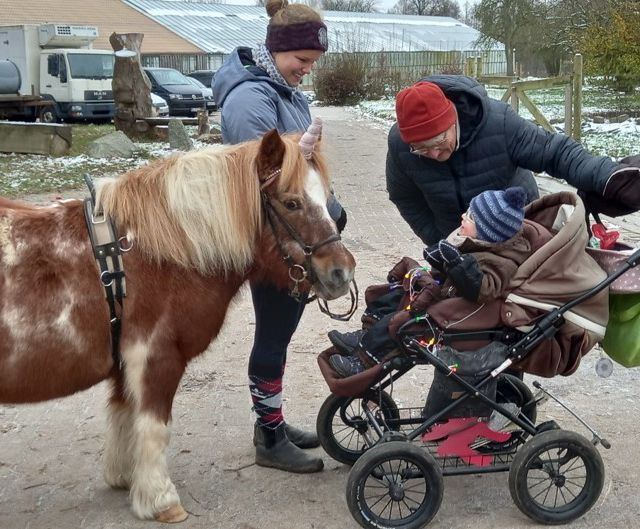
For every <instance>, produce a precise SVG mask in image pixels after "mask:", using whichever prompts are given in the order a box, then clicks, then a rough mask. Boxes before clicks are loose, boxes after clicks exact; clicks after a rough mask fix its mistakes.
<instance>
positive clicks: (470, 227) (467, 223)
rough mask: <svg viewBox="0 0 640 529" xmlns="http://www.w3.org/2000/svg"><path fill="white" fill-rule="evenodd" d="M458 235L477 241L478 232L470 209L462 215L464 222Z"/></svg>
mask: <svg viewBox="0 0 640 529" xmlns="http://www.w3.org/2000/svg"><path fill="white" fill-rule="evenodd" d="M458 233H459V234H460V235H462V236H463V237H471V238H472V239H477V237H478V230H477V229H476V223H475V221H474V220H473V216H472V215H471V210H470V209H468V210H467V211H465V212H464V213H463V214H462V222H461V223H460V229H459V230H458Z"/></svg>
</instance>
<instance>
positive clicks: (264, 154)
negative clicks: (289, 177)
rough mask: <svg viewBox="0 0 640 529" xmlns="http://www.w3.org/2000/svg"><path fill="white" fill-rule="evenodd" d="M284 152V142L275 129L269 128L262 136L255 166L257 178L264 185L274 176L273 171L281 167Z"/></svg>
mask: <svg viewBox="0 0 640 529" xmlns="http://www.w3.org/2000/svg"><path fill="white" fill-rule="evenodd" d="M284 153H285V144H284V142H283V141H282V139H281V138H280V134H279V133H278V130H277V129H272V130H270V131H269V132H267V133H266V134H265V135H264V136H263V137H262V141H261V142H260V149H259V151H258V158H257V160H256V168H257V170H258V178H259V179H260V182H262V183H263V184H264V185H268V184H269V183H270V182H269V181H268V180H272V179H273V177H274V176H276V175H275V174H274V172H275V171H277V170H278V169H280V168H281V167H282V160H283V159H284Z"/></svg>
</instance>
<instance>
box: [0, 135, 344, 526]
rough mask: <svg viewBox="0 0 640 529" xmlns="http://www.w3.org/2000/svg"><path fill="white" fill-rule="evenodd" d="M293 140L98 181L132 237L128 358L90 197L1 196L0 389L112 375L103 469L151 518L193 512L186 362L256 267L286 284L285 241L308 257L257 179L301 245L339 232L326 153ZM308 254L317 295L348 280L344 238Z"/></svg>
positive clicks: (41, 395)
mask: <svg viewBox="0 0 640 529" xmlns="http://www.w3.org/2000/svg"><path fill="white" fill-rule="evenodd" d="M297 141H298V138H296V137H288V136H283V137H281V136H279V135H278V134H277V133H276V132H275V131H272V132H271V133H268V134H267V135H265V137H264V138H263V139H262V140H261V141H255V142H249V143H246V144H242V145H239V146H233V147H226V148H221V149H204V150H201V151H197V152H190V153H185V154H181V155H177V156H174V157H171V158H168V159H165V160H161V161H157V162H154V163H152V164H150V165H149V166H147V167H143V168H139V169H136V170H133V171H130V172H128V173H126V174H124V175H122V176H121V177H119V178H117V179H104V180H102V181H99V182H98V184H97V190H98V194H97V202H98V204H99V205H101V206H102V207H103V208H104V211H105V213H106V214H107V215H109V216H110V217H111V218H112V219H113V220H114V223H115V225H116V227H117V230H118V232H119V235H121V236H124V237H126V246H131V249H130V251H128V252H126V253H124V254H123V265H124V270H125V274H126V283H127V296H126V298H125V300H124V308H123V314H122V334H121V341H120V355H121V358H122V360H123V367H122V369H119V368H118V366H117V365H114V361H113V359H112V352H111V336H110V326H109V310H108V306H107V303H106V301H105V293H104V289H103V286H102V284H101V282H100V280H99V276H98V269H97V267H96V262H95V260H94V257H93V253H92V248H91V245H90V242H89V238H88V234H87V228H86V225H85V220H84V215H83V205H82V201H79V200H69V201H62V202H59V203H56V204H55V205H52V206H48V207H37V206H32V205H30V204H26V203H21V202H14V201H10V200H6V199H0V403H24V402H36V401H43V400H47V399H53V398H57V397H61V396H65V395H70V394H72V393H74V392H77V391H80V390H83V389H85V388H88V387H90V386H92V385H94V384H96V383H98V382H100V381H102V380H105V379H110V380H111V383H112V387H113V391H112V397H111V400H110V403H109V426H108V433H107V439H106V450H105V478H106V481H107V483H109V484H110V485H111V486H114V487H123V488H128V489H130V494H131V501H132V508H133V511H134V513H135V514H136V515H137V516H138V517H140V518H156V519H158V520H162V521H180V520H182V519H184V518H186V516H187V514H186V512H185V511H184V510H183V509H182V507H181V505H180V499H179V497H178V494H177V492H176V489H175V487H174V485H173V483H172V481H171V478H170V476H169V472H168V468H167V463H166V458H165V455H164V451H165V447H166V445H167V443H168V440H169V434H168V428H167V423H168V421H169V420H170V417H171V406H172V402H173V397H174V394H175V392H176V389H177V387H178V384H179V382H180V379H181V377H182V375H183V373H184V370H185V367H186V365H187V363H188V362H189V361H190V360H191V359H192V358H194V357H195V356H197V355H198V354H200V353H202V352H203V351H204V350H205V349H206V348H207V346H208V345H209V343H210V342H211V340H212V339H213V338H214V337H215V336H216V335H217V334H218V332H219V331H220V328H221V327H222V324H223V322H224V318H225V313H226V311H227V307H228V306H229V303H230V302H231V299H232V298H233V296H234V295H235V294H236V292H237V291H238V289H239V288H240V286H241V285H242V283H243V282H244V281H245V280H246V279H248V278H249V277H256V278H261V279H263V280H267V281H270V282H272V283H274V284H276V285H278V286H280V287H282V288H288V287H291V281H290V278H289V271H288V267H287V265H286V264H285V263H284V261H283V256H282V254H281V251H282V250H284V251H285V252H286V253H288V254H289V255H290V257H291V259H292V260H293V261H294V262H295V263H299V264H304V263H305V262H306V256H305V254H304V252H303V249H302V248H301V247H300V245H299V244H298V242H296V241H295V240H294V239H293V238H292V237H291V236H290V234H289V233H288V232H287V230H286V229H285V228H284V226H283V225H282V224H279V223H278V222H275V223H274V224H273V227H272V225H271V224H270V223H268V222H266V220H265V213H264V210H263V207H262V205H261V192H263V193H265V194H266V196H267V197H268V199H269V201H270V203H271V204H272V206H273V209H274V210H275V212H276V213H277V214H278V215H280V216H281V217H282V218H283V219H285V220H286V222H288V223H289V225H290V226H291V227H292V228H293V229H294V230H295V231H296V233H297V234H298V235H299V237H300V239H301V240H303V241H304V242H305V243H306V244H308V245H310V246H313V245H314V244H317V243H319V242H322V241H326V240H328V239H330V238H332V237H333V238H337V237H336V227H335V223H333V221H331V219H330V217H329V215H328V212H327V209H326V202H327V197H328V193H329V182H328V177H327V172H326V169H325V166H324V164H323V161H322V159H321V157H320V155H319V154H317V153H307V156H308V157H309V159H307V158H305V156H303V154H302V152H301V150H300V148H299V146H298V143H297ZM274 174H275V175H277V176H276V177H274V178H272V179H271V180H269V181H268V182H267V183H262V184H261V181H264V180H265V179H266V178H268V177H269V176H271V175H274ZM261 187H262V188H263V189H261ZM274 230H275V231H276V232H277V233H276V234H275V236H274ZM277 241H279V242H277ZM311 264H312V266H313V271H312V274H311V275H310V277H311V278H312V279H313V280H314V282H315V283H314V285H313V287H314V289H315V291H316V293H318V295H319V296H320V297H323V298H325V299H332V298H335V297H338V296H341V295H344V294H345V293H346V292H348V288H349V283H350V282H351V280H352V279H353V274H354V268H355V262H354V260H353V257H352V255H351V254H350V253H349V252H348V251H347V250H346V249H345V248H344V246H343V245H342V243H341V242H339V241H338V240H334V241H333V242H330V243H328V244H324V245H322V246H321V247H320V248H318V249H317V251H316V252H314V254H313V255H312V256H311ZM303 286H305V285H303ZM310 286H311V285H309V284H306V288H309V287H310Z"/></svg>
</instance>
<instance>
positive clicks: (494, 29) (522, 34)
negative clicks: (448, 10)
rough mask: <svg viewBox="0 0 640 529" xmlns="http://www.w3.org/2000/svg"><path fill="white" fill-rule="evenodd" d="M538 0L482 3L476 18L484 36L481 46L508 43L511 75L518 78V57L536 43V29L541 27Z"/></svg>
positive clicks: (509, 73) (487, 0)
mask: <svg viewBox="0 0 640 529" xmlns="http://www.w3.org/2000/svg"><path fill="white" fill-rule="evenodd" d="M534 1H535V0H481V2H480V3H479V4H478V5H477V6H476V9H475V18H476V20H477V21H478V30H479V31H480V33H481V36H480V38H479V39H478V44H479V45H487V46H493V45H495V43H496V41H498V42H502V43H503V44H504V51H505V57H506V60H507V74H508V75H514V65H515V64H514V63H515V60H514V54H515V53H516V51H517V50H518V49H522V48H526V47H527V45H528V42H530V41H531V39H533V40H535V37H534V34H532V29H533V28H535V27H536V26H537V21H536V10H535V9H534Z"/></svg>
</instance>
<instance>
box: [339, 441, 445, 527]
mask: <svg viewBox="0 0 640 529" xmlns="http://www.w3.org/2000/svg"><path fill="white" fill-rule="evenodd" d="M443 491H444V485H443V481H442V472H441V471H440V468H439V467H438V465H437V463H436V460H435V459H434V458H433V456H432V455H431V454H429V453H428V452H426V451H425V450H424V449H422V448H420V447H418V446H415V445H412V444H411V443H409V442H407V441H389V442H386V443H382V444H379V445H377V446H375V447H373V448H372V449H371V450H368V451H367V452H365V453H364V454H363V455H362V457H361V458H360V459H358V461H357V462H356V463H355V464H354V465H353V468H352V469H351V472H350V473H349V479H348V481H347V504H348V506H349V511H350V512H351V515H352V516H353V518H354V519H355V520H356V521H357V522H358V523H359V524H360V525H361V526H362V527H365V528H371V529H382V528H396V529H398V528H401V529H419V528H421V527H424V526H425V525H426V524H428V523H429V522H430V521H431V520H432V519H433V517H434V516H435V515H436V513H437V512H438V509H439V508H440V504H441V503H442V494H443Z"/></svg>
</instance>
